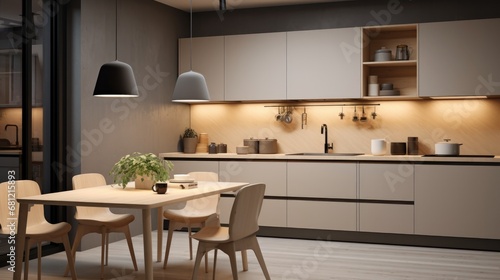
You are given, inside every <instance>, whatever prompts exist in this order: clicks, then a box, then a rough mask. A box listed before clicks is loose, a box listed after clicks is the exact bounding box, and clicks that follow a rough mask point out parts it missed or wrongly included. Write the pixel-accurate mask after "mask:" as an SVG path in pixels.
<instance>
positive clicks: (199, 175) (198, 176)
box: [188, 171, 219, 182]
mask: <svg viewBox="0 0 500 280" xmlns="http://www.w3.org/2000/svg"><path fill="white" fill-rule="evenodd" d="M188 175H189V177H191V178H193V179H195V180H196V181H210V182H218V181H219V175H218V174H217V173H215V172H203V171H201V172H200V171H196V172H189V173H188Z"/></svg>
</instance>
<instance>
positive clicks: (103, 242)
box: [101, 227, 106, 279]
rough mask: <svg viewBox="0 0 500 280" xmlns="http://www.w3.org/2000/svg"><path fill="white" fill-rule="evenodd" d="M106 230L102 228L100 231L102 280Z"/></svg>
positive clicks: (102, 276)
mask: <svg viewBox="0 0 500 280" xmlns="http://www.w3.org/2000/svg"><path fill="white" fill-rule="evenodd" d="M105 247H106V229H105V228H104V227H102V231H101V279H104V253H105V251H106V248H105Z"/></svg>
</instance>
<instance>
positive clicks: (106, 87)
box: [94, 0, 139, 97]
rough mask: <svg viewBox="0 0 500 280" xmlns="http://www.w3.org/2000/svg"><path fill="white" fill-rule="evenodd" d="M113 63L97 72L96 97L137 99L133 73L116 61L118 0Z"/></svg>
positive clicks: (130, 69) (126, 66) (137, 91)
mask: <svg viewBox="0 0 500 280" xmlns="http://www.w3.org/2000/svg"><path fill="white" fill-rule="evenodd" d="M115 5H116V6H115V12H116V18H115V20H116V30H115V40H116V41H115V58H116V60H115V61H112V62H108V63H105V64H103V65H102V66H101V69H100V70H99V75H98V76H97V82H96V85H95V88H94V96H96V97H138V96H139V90H138V88H137V84H136V82H135V77H134V71H133V70H132V67H130V65H128V64H127V63H124V62H121V61H118V0H116V1H115Z"/></svg>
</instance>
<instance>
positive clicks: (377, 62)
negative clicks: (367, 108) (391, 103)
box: [361, 24, 420, 99]
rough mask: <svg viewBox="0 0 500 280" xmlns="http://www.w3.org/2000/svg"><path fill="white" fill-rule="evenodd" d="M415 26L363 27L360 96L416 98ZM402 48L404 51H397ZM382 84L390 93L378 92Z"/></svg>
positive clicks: (416, 51) (386, 91)
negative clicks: (371, 88)
mask: <svg viewBox="0 0 500 280" xmlns="http://www.w3.org/2000/svg"><path fill="white" fill-rule="evenodd" d="M417 27H418V26H417V25H416V24H404V25H388V26H369V27H364V28H363V42H362V44H363V54H362V56H363V75H362V77H361V79H362V82H363V87H362V92H363V97H365V98H376V99H384V98H390V99H397V98H416V97H418V88H417V85H418V76H417V61H418V57H419V55H420V54H419V50H418V49H417V48H418V43H417V42H418V38H417V34H418V32H417ZM404 46H405V47H406V48H405V47H404ZM404 49H407V52H406V51H402V52H399V50H404ZM398 53H401V56H400V55H398ZM376 54H377V55H376ZM370 76H372V79H370ZM382 84H392V90H391V89H384V90H382V89H381V85H382ZM370 87H375V90H372V91H371V90H370ZM377 88H378V90H377ZM377 91H378V92H377Z"/></svg>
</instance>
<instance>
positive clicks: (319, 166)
mask: <svg viewBox="0 0 500 280" xmlns="http://www.w3.org/2000/svg"><path fill="white" fill-rule="evenodd" d="M287 170H288V172H287V175H286V176H287V181H288V196H292V197H317V198H349V199H356V177H357V175H356V174H357V173H356V163H337V162H289V163H288V168H287Z"/></svg>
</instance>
